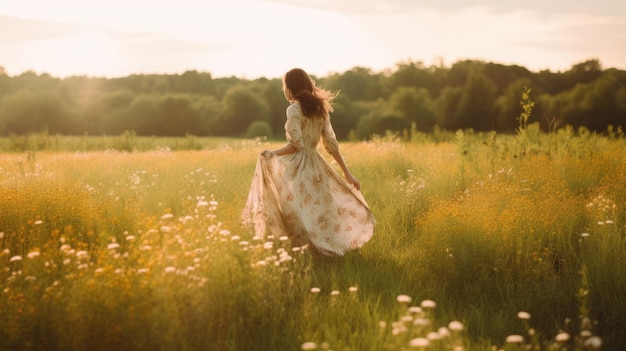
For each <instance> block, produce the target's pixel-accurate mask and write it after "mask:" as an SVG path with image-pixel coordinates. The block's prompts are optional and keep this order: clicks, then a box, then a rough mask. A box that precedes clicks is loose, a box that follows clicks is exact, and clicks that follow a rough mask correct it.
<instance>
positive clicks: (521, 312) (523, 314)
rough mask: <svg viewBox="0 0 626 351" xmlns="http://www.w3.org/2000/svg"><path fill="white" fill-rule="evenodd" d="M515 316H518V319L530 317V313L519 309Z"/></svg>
mask: <svg viewBox="0 0 626 351" xmlns="http://www.w3.org/2000/svg"><path fill="white" fill-rule="evenodd" d="M517 318H519V319H530V313H528V312H524V311H520V312H518V313H517Z"/></svg>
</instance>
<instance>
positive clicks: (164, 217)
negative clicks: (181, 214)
mask: <svg viewBox="0 0 626 351" xmlns="http://www.w3.org/2000/svg"><path fill="white" fill-rule="evenodd" d="M170 218H174V215H173V214H171V213H166V214H164V215H163V216H161V219H170Z"/></svg>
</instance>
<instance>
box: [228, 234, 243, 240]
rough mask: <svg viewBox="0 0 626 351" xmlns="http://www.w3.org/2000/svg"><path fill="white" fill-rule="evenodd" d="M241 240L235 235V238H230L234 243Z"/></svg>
mask: <svg viewBox="0 0 626 351" xmlns="http://www.w3.org/2000/svg"><path fill="white" fill-rule="evenodd" d="M239 239H241V238H240V237H239V235H233V236H231V237H230V240H232V241H238V240H239Z"/></svg>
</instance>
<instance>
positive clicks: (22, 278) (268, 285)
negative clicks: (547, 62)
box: [0, 125, 626, 350]
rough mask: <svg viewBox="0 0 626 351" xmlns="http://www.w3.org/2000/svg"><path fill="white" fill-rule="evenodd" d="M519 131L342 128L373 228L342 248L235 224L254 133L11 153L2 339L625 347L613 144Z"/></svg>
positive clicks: (187, 344)
mask: <svg viewBox="0 0 626 351" xmlns="http://www.w3.org/2000/svg"><path fill="white" fill-rule="evenodd" d="M525 128H526V135H525V137H524V138H525V139H524V149H523V150H524V152H523V153H520V147H519V145H520V139H519V137H517V136H501V135H495V134H479V133H472V132H471V131H464V132H459V133H458V134H456V135H453V136H452V135H451V136H449V140H450V141H449V142H440V143H433V142H431V141H429V140H428V139H424V138H423V137H420V136H411V137H410V138H408V139H407V140H412V141H411V142H403V141H400V140H399V139H397V138H395V137H392V136H388V137H384V138H375V139H374V140H372V141H369V142H361V143H347V144H342V145H341V147H342V152H343V153H344V155H345V156H346V160H347V162H348V164H349V165H350V168H351V170H352V171H353V173H354V174H355V175H357V176H358V178H359V179H360V180H361V182H362V184H363V189H362V191H363V193H364V196H365V198H366V199H367V200H368V202H369V203H370V206H371V208H372V210H373V211H374V214H375V216H376V218H377V219H378V226H377V227H376V232H375V235H374V238H373V239H372V240H371V241H370V242H369V243H368V244H367V245H366V246H365V247H363V248H362V249H361V250H359V251H357V252H351V253H349V254H348V255H346V256H345V257H341V258H328V257H320V256H316V255H315V254H313V253H312V252H309V251H308V250H307V249H306V248H303V249H301V248H292V247H291V246H290V244H289V242H288V241H286V240H285V238H256V237H252V236H251V235H250V234H249V233H246V232H244V231H242V229H241V228H240V226H239V213H240V211H241V209H242V207H243V205H244V202H245V199H246V196H247V191H248V187H249V185H250V181H251V177H252V172H253V170H254V164H255V162H256V157H257V155H258V152H260V151H261V150H262V149H265V148H268V147H273V146H274V145H271V144H269V143H266V142H263V141H259V140H257V141H254V142H248V141H246V142H242V141H238V140H213V139H203V138H197V140H196V143H198V144H200V145H205V146H203V147H202V148H200V149H198V150H188V151H172V148H165V147H158V148H157V147H155V144H154V143H152V144H151V142H150V141H149V140H144V139H143V138H137V137H134V138H136V139H134V141H133V142H134V143H135V145H143V143H146V145H150V146H149V147H146V148H145V149H144V150H146V151H141V152H130V153H129V152H125V151H116V150H115V149H114V148H106V149H107V150H106V151H89V152H77V153H76V152H62V151H59V152H51V151H34V152H32V151H31V152H29V153H7V154H2V155H0V196H1V197H2V198H1V200H0V250H1V252H0V267H2V268H1V269H0V349H5V350H16V349H19V350H41V349H45V350H87V349H89V350H110V349H118V350H147V349H150V350H161V349H162V350H297V349H301V348H303V349H309V348H310V349H313V348H317V349H332V350H402V349H411V348H413V347H426V346H424V345H426V344H428V346H427V347H428V348H431V349H436V350H444V349H454V348H456V349H457V350H458V349H461V348H463V349H468V350H486V349H490V348H491V347H492V346H493V347H496V348H504V349H510V350H514V349H524V348H525V347H526V346H528V347H531V348H535V349H555V350H556V349H559V350H561V349H585V348H588V349H593V348H594V346H597V343H598V342H599V341H601V342H602V347H603V349H605V350H618V349H619V348H620V346H621V345H624V344H626V334H625V333H624V330H626V317H624V316H626V280H624V277H626V256H625V253H626V252H625V251H626V231H625V222H624V219H625V218H624V217H625V214H626V212H625V207H624V204H626V187H624V184H626V156H625V155H626V153H625V151H626V146H625V145H624V141H623V139H621V137H619V136H617V137H612V138H606V137H601V136H597V135H593V134H585V133H584V131H583V132H580V131H579V132H578V133H573V131H572V130H567V129H564V130H562V131H561V132H555V133H551V134H544V133H540V132H538V131H537V132H536V133H533V125H527V126H525ZM129 137H132V136H129ZM420 138H421V139H420ZM96 142H97V141H96V140H86V141H85V143H96ZM66 143H68V141H67V140H66V139H64V137H61V139H59V145H68V144H66ZM61 149H63V148H61ZM133 150H134V151H137V150H138V149H137V148H136V147H135V148H133ZM520 311H522V312H523V313H521V314H519V316H518V312H520ZM511 335H516V336H515V337H510V336H511ZM517 336H519V337H520V338H523V342H517V341H516V338H517ZM507 337H508V339H507ZM566 339H567V340H566ZM507 340H508V341H509V342H507Z"/></svg>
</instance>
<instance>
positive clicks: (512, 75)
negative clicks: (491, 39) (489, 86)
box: [484, 62, 532, 95]
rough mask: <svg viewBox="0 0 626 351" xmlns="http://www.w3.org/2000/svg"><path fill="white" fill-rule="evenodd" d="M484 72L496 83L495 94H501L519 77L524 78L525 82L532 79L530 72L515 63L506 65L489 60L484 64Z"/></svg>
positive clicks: (519, 78)
mask: <svg viewBox="0 0 626 351" xmlns="http://www.w3.org/2000/svg"><path fill="white" fill-rule="evenodd" d="M484 73H485V75H486V76H487V77H489V79H491V81H492V82H493V83H494V84H495V85H496V89H497V90H496V94H497V95H501V94H503V93H504V91H505V89H507V88H508V87H509V85H511V84H512V83H513V82H516V81H519V80H521V79H525V80H526V81H527V82H530V81H532V73H531V72H530V71H529V70H528V69H526V68H524V67H521V66H517V65H512V66H508V65H502V64H498V63H493V62H489V63H486V64H485V66H484ZM529 84H530V83H529Z"/></svg>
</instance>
